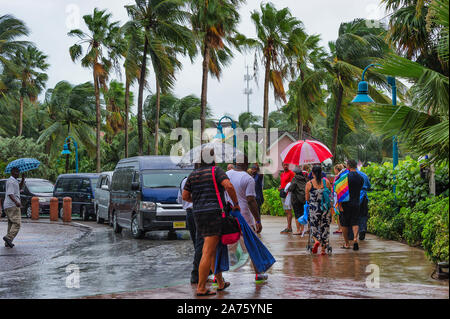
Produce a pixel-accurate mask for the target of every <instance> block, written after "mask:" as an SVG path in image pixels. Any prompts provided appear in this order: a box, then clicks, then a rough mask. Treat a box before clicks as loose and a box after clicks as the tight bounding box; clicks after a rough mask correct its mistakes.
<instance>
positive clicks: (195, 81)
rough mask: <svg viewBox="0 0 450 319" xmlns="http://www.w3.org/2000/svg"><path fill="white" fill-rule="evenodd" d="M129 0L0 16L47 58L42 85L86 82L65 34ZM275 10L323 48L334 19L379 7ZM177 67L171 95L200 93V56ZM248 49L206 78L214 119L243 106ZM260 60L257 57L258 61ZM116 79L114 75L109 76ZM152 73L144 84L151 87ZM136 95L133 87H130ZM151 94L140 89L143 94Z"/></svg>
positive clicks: (334, 29) (367, 2) (20, 8)
mask: <svg viewBox="0 0 450 319" xmlns="http://www.w3.org/2000/svg"><path fill="white" fill-rule="evenodd" d="M133 2H134V1H130V0H20V1H17V0H14V1H11V0H0V15H3V14H12V15H14V16H15V17H16V18H19V19H21V20H23V21H24V22H25V23H26V25H27V26H28V27H29V29H30V31H31V34H30V37H29V39H30V40H31V41H32V42H34V43H35V44H36V45H37V47H38V48H39V49H40V50H41V51H43V52H44V53H45V54H47V55H48V56H49V59H48V61H49V63H50V68H49V70H48V71H47V73H48V75H49V80H48V83H47V88H52V87H54V86H55V84H56V83H58V82H59V81H62V80H67V81H69V82H70V83H72V84H79V83H83V82H86V81H92V73H91V72H90V71H89V70H87V69H83V68H82V67H81V65H80V64H79V63H77V64H76V63H73V62H72V60H71V59H70V56H69V47H70V46H71V45H73V44H74V43H75V38H70V37H69V36H67V32H68V31H70V29H72V28H81V29H85V27H84V25H83V21H82V19H81V17H82V16H83V15H85V14H92V12H93V9H94V8H95V7H98V8H100V9H105V8H106V9H108V11H109V12H111V13H112V14H113V21H121V22H122V23H123V22H125V21H127V14H126V11H125V8H124V5H126V4H131V3H133ZM262 2H263V1H259V0H247V4H246V5H244V6H243V7H241V9H240V14H241V23H240V26H239V31H240V32H241V33H243V34H245V35H246V36H249V37H253V36H255V31H254V25H253V23H252V22H251V20H250V12H251V11H253V10H255V9H259V6H260V4H261V3H262ZM271 2H272V3H274V4H275V6H276V7H277V8H278V9H281V8H284V7H289V8H290V10H291V12H292V14H293V15H294V16H295V17H297V18H298V19H300V20H301V21H302V22H303V23H304V26H305V29H306V31H307V32H308V33H309V34H320V35H321V39H322V45H323V46H325V47H327V43H328V42H329V41H333V40H335V39H336V38H337V33H338V28H339V25H340V23H342V22H348V21H351V20H353V19H355V18H366V19H380V18H382V17H383V15H384V10H383V8H382V7H381V6H380V1H379V0H339V1H337V0H313V1H311V0H273V1H271ZM182 62H183V69H182V70H181V71H180V72H179V73H178V75H177V83H176V86H175V89H174V94H175V95H176V96H178V97H183V96H186V95H189V94H195V95H197V96H200V93H201V58H200V57H197V59H196V60H195V62H194V63H193V64H191V62H190V60H189V59H182ZM253 62H254V53H248V54H240V53H236V54H235V58H234V60H233V62H232V64H231V65H230V66H229V67H228V68H226V69H225V70H224V72H223V75H222V78H221V80H220V82H219V81H217V80H215V79H212V78H211V77H210V78H209V82H208V103H209V105H210V106H211V107H212V110H213V112H214V116H215V117H216V118H218V117H220V116H222V115H223V114H224V113H228V114H232V115H233V116H235V117H236V118H237V116H238V114H239V113H241V112H245V111H246V109H247V98H246V96H245V95H244V92H243V91H244V88H245V85H246V84H245V82H244V74H245V71H246V70H245V66H246V64H248V65H250V66H252V65H253ZM258 62H259V64H260V61H258ZM113 77H116V75H113ZM153 79H154V77H153V74H151V75H150V77H149V82H150V85H151V87H152V88H154V80H153ZM263 81H264V70H263V68H262V67H261V64H260V70H259V83H258V86H257V85H256V83H255V81H251V82H250V85H251V87H252V88H253V95H251V98H250V111H251V112H253V113H255V114H257V115H262V104H263V84H264V82H263ZM133 91H134V92H135V99H136V98H137V85H136V87H135V88H134V89H133ZM150 93H151V92H148V91H147V92H145V95H147V94H150ZM270 96H271V101H270V111H273V110H276V109H277V105H275V102H274V101H273V98H272V96H273V93H272V92H271V93H270Z"/></svg>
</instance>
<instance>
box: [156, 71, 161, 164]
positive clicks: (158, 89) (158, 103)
mask: <svg viewBox="0 0 450 319" xmlns="http://www.w3.org/2000/svg"><path fill="white" fill-rule="evenodd" d="M160 110H161V87H160V86H159V81H158V79H156V119H155V155H158V154H159V112H160Z"/></svg>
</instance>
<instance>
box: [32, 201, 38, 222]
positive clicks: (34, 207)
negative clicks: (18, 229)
mask: <svg viewBox="0 0 450 319" xmlns="http://www.w3.org/2000/svg"><path fill="white" fill-rule="evenodd" d="M31 219H32V220H38V219H39V198H38V197H36V196H35V197H32V198H31Z"/></svg>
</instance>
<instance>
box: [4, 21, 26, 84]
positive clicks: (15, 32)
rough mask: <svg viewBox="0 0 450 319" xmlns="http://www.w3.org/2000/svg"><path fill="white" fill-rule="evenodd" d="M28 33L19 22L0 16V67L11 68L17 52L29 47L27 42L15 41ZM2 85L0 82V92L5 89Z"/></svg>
mask: <svg viewBox="0 0 450 319" xmlns="http://www.w3.org/2000/svg"><path fill="white" fill-rule="evenodd" d="M29 33H30V31H29V30H28V28H27V27H26V26H25V24H24V23H23V22H22V21H21V20H19V19H16V18H14V17H13V16H12V15H9V14H5V15H1V16H0V65H2V66H3V68H5V67H10V68H11V67H12V65H11V62H10V60H11V59H12V58H13V57H14V56H15V54H16V52H17V50H18V49H20V48H23V47H25V46H27V45H29V42H28V41H19V40H17V38H20V37H23V36H28V34H29ZM2 83H3V82H0V90H4V89H6V87H5V85H4V84H2Z"/></svg>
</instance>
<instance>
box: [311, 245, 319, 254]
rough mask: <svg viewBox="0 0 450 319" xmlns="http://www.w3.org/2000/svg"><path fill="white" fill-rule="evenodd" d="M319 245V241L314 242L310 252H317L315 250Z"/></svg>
mask: <svg viewBox="0 0 450 319" xmlns="http://www.w3.org/2000/svg"><path fill="white" fill-rule="evenodd" d="M319 246H320V243H319V242H316V243H315V244H314V247H313V249H312V250H311V252H312V253H313V254H317V250H318V249H319Z"/></svg>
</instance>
